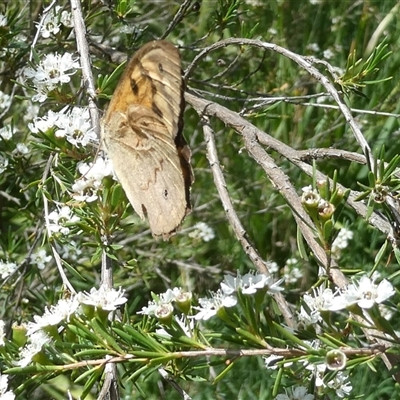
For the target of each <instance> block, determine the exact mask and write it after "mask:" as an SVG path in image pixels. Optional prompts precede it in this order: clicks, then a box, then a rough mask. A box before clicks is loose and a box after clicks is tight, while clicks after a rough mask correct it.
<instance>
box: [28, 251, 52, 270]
mask: <svg viewBox="0 0 400 400" xmlns="http://www.w3.org/2000/svg"><path fill="white" fill-rule="evenodd" d="M51 258H52V257H51V256H48V255H46V250H44V249H40V250H38V251H37V252H36V253H34V254H32V257H31V263H32V264H36V265H37V267H38V268H39V269H44V268H45V267H46V263H48V262H49V261H50V260H51Z"/></svg>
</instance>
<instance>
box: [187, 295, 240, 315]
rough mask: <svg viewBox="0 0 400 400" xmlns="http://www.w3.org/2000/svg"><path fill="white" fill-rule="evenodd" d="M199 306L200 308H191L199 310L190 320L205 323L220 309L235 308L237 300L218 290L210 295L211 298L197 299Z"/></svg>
mask: <svg viewBox="0 0 400 400" xmlns="http://www.w3.org/2000/svg"><path fill="white" fill-rule="evenodd" d="M199 304H200V307H196V306H194V307H193V308H194V309H195V310H199V312H198V313H197V314H196V315H194V316H193V317H192V318H194V319H196V320H201V319H202V320H204V321H207V320H208V319H210V318H211V317H213V316H214V315H216V314H217V312H218V310H219V309H220V308H223V307H226V308H230V307H233V306H235V305H236V304H237V298H236V297H235V296H230V295H227V294H225V293H223V292H222V291H221V290H218V291H217V292H215V293H212V297H211V298H210V299H208V298H201V299H199Z"/></svg>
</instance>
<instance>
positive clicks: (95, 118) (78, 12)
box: [70, 0, 100, 139]
mask: <svg viewBox="0 0 400 400" xmlns="http://www.w3.org/2000/svg"><path fill="white" fill-rule="evenodd" d="M70 1H71V12H72V16H73V18H74V30H75V36H76V46H77V48H78V52H79V56H80V64H81V68H82V79H83V84H84V86H85V89H86V92H87V94H88V103H89V113H90V119H91V121H92V127H93V129H94V131H95V133H96V135H97V137H98V138H99V139H100V118H99V112H98V109H97V105H96V102H95V99H96V88H95V85H94V79H93V74H92V68H91V66H92V65H91V62H90V56H89V54H90V53H89V46H88V43H87V40H86V27H85V22H84V19H83V15H82V8H81V3H80V1H78V0H70Z"/></svg>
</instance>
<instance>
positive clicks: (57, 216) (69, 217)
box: [49, 206, 79, 235]
mask: <svg viewBox="0 0 400 400" xmlns="http://www.w3.org/2000/svg"><path fill="white" fill-rule="evenodd" d="M49 221H52V223H50V224H49V230H50V234H52V233H58V232H60V233H61V234H63V235H68V234H69V228H68V227H66V226H65V224H67V223H74V222H77V221H79V217H77V216H74V215H73V213H72V210H71V209H70V208H69V207H68V206H63V207H61V209H60V210H59V211H52V212H51V213H50V214H49Z"/></svg>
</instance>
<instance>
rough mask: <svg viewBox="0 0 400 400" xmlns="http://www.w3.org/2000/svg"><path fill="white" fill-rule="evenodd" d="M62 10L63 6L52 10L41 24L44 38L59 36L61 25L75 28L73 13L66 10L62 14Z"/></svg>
mask: <svg viewBox="0 0 400 400" xmlns="http://www.w3.org/2000/svg"><path fill="white" fill-rule="evenodd" d="M61 9H62V7H61V6H55V7H53V8H51V9H50V11H49V12H48V13H47V14H46V15H45V17H44V19H43V20H42V21H41V23H40V24H38V25H39V27H40V33H41V35H42V37H43V38H45V39H47V38H49V37H50V35H57V33H58V32H60V29H61V25H64V26H65V27H68V28H71V27H73V21H72V15H71V13H70V12H68V11H66V10H64V11H62V12H60V11H61Z"/></svg>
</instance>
